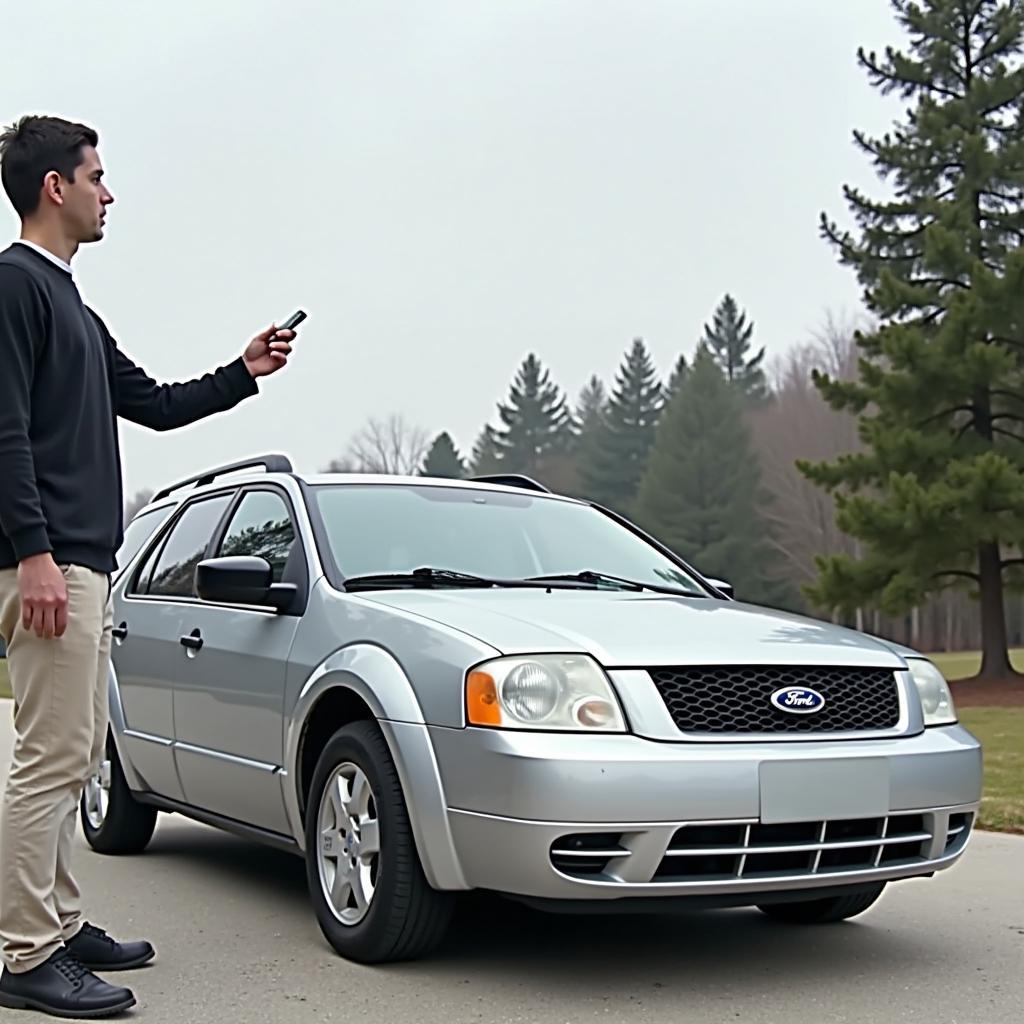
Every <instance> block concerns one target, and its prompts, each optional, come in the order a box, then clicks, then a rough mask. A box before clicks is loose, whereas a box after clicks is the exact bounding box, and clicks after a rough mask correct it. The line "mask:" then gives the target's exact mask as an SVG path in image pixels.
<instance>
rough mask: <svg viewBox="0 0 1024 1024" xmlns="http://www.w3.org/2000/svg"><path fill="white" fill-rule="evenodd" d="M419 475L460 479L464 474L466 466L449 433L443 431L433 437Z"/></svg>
mask: <svg viewBox="0 0 1024 1024" xmlns="http://www.w3.org/2000/svg"><path fill="white" fill-rule="evenodd" d="M420 475H421V476H439V477H449V478H451V479H455V480H461V479H462V477H464V476H465V475H466V466H465V463H463V461H462V456H461V455H459V452H458V449H457V448H456V447H455V442H454V441H452V439H451V435H450V434H449V433H448V432H447V431H444V432H443V433H440V434H438V435H437V437H435V438H434V443H433V444H432V445H431V446H430V450H429V451H428V452H427V457H426V459H425V460H424V462H423V469H422V470H421V471H420Z"/></svg>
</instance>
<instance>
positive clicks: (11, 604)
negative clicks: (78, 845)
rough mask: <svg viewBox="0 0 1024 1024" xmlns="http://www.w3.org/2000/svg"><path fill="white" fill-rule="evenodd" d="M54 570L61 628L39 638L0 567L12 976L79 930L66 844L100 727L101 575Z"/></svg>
mask: <svg viewBox="0 0 1024 1024" xmlns="http://www.w3.org/2000/svg"><path fill="white" fill-rule="evenodd" d="M61 571H62V572H63V573H64V577H65V580H66V582H67V588H68V626H67V630H66V631H65V633H64V635H63V636H62V637H60V638H54V639H50V640H45V639H41V638H39V637H37V636H36V634H35V633H34V632H33V631H31V630H26V629H25V628H24V627H23V626H22V624H21V600H20V598H19V595H18V576H17V570H16V569H3V570H0V636H3V638H4V642H5V643H6V644H7V662H8V668H9V670H10V676H11V688H12V690H13V691H14V731H15V742H14V755H13V757H12V759H11V767H10V772H9V774H8V776H7V784H6V786H5V787H4V792H3V800H2V804H0V940H2V947H0V955H2V958H3V961H4V965H5V966H6V967H7V969H8V970H9V971H12V972H14V973H20V972H22V971H27V970H31V969H32V968H33V967H38V966H39V964H41V963H42V962H43V961H44V960H46V959H47V958H48V957H49V956H50V955H51V954H52V953H54V952H55V951H56V950H57V949H59V948H60V946H61V945H62V944H63V943H64V942H66V941H67V940H68V939H71V938H72V937H74V935H75V934H77V932H78V931H79V929H80V928H81V926H82V912H81V898H80V893H79V889H78V885H77V884H76V882H75V880H74V878H73V877H72V875H71V847H72V840H73V838H74V834H75V825H76V823H77V810H78V801H79V798H80V796H81V793H82V789H83V787H84V784H85V782H86V780H87V779H88V778H89V777H90V775H92V774H93V773H94V772H96V771H98V770H99V765H100V762H101V760H102V758H103V753H104V747H105V740H106V732H107V669H108V665H109V662H110V630H111V625H112V620H111V615H112V612H111V608H110V583H109V577H107V576H106V575H104V574H102V573H97V572H93V571H92V570H91V569H85V568H82V567H81V566H77V565H71V566H62V567H61Z"/></svg>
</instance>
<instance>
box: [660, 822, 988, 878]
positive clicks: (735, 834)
mask: <svg viewBox="0 0 1024 1024" xmlns="http://www.w3.org/2000/svg"><path fill="white" fill-rule="evenodd" d="M963 817H964V818H965V821H964V822H962V823H959V822H958V824H957V826H954V824H953V818H951V819H950V830H949V831H950V833H952V830H953V829H954V827H955V828H956V829H957V831H956V835H955V836H952V837H951V839H950V845H952V844H953V843H955V842H956V841H957V840H962V841H963V842H966V839H967V837H966V835H965V834H963V833H964V832H965V831H966V829H967V828H968V822H969V818H970V815H964V816H963ZM932 821H933V817H932V816H925V815H923V814H894V815H890V816H889V817H885V818H859V819H856V820H848V821H800V822H793V823H792V824H790V823H786V824H782V825H760V824H750V825H684V826H683V827H682V828H680V829H677V830H676V832H675V834H674V835H673V837H672V840H671V842H670V843H669V846H668V850H667V851H666V852H665V856H664V857H663V858H662V861H661V863H660V865H659V866H658V870H657V872H656V873H655V876H654V878H655V880H656V881H659V882H695V881H720V880H725V879H735V878H770V877H776V876H780V875H785V876H793V875H796V876H800V875H827V874H831V873H835V872H842V871H870V870H872V869H874V868H878V867H891V866H893V865H904V864H915V863H923V862H924V861H926V860H927V859H928V853H929V850H930V847H931V845H932V841H933V835H932V824H931V822H932ZM948 849H949V846H947V852H948Z"/></svg>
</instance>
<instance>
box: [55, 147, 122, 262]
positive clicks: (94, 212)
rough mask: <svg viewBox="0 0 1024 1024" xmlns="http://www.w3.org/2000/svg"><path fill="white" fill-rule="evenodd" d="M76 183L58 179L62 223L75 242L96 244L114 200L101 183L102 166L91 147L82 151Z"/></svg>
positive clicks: (100, 236) (101, 235)
mask: <svg viewBox="0 0 1024 1024" xmlns="http://www.w3.org/2000/svg"><path fill="white" fill-rule="evenodd" d="M74 177H75V180H74V181H67V180H65V179H64V178H61V179H60V190H61V198H62V199H63V201H64V202H63V204H62V205H61V220H62V221H63V223H64V225H65V227H66V228H67V229H68V234H69V235H70V236H71V237H72V238H74V240H75V241H76V242H98V241H99V240H100V239H101V238H102V237H103V222H104V218H105V217H106V210H107V207H108V206H109V205H110V204H111V203H112V202H113V201H114V197H113V196H112V195H111V194H110V192H109V191H107V187H106V186H105V185H104V184H103V166H102V165H101V164H100V158H99V156H98V154H97V153H96V150H95V149H94V148H93V147H92V146H85V147H84V148H83V149H82V162H81V163H80V164H79V165H78V166H77V167H76V168H75V175H74Z"/></svg>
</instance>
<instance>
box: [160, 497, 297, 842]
mask: <svg viewBox="0 0 1024 1024" xmlns="http://www.w3.org/2000/svg"><path fill="white" fill-rule="evenodd" d="M212 554H213V555H215V556H216V555H256V556H259V557H262V558H265V559H267V561H268V562H270V564H271V567H272V568H273V571H274V581H275V582H281V581H284V582H294V583H296V584H297V585H298V587H299V598H298V605H299V607H300V608H301V606H304V603H305V598H306V596H307V594H308V576H307V569H306V560H305V553H304V551H303V548H302V544H301V540H299V539H298V538H297V535H296V529H295V517H294V515H293V511H292V508H291V504H290V500H289V498H288V497H287V495H286V493H285V492H284V491H283V490H280V489H278V488H275V487H273V486H271V485H265V486H256V487H252V488H247V489H245V490H243V491H241V492H240V494H239V496H238V499H237V501H236V502H235V504H234V505H233V507H232V509H231V510H230V513H229V514H228V516H227V517H226V520H225V525H224V527H223V529H222V530H221V531H220V536H219V537H218V538H217V539H216V540H215V543H214V546H213V548H212ZM299 621H300V612H299V611H297V610H296V609H289V610H288V611H286V612H284V613H280V614H279V613H276V612H275V611H273V610H272V609H264V608H255V607H251V606H232V605H220V604H212V603H210V602H205V601H196V602H195V603H193V604H191V605H190V606H189V607H188V608H187V609H186V614H185V616H184V619H183V620H182V624H181V638H182V641H183V642H185V643H189V644H190V645H191V646H189V647H182V648H179V651H180V657H181V664H180V667H179V669H178V671H177V672H176V674H175V687H174V719H175V760H176V763H177V767H178V775H179V777H180V779H181V784H182V787H183V789H184V791H185V799H186V801H187V802H188V803H189V804H191V805H193V806H194V807H199V808H202V809H204V810H207V811H213V812H214V813H216V814H220V815H223V816H225V817H228V818H233V819H235V820H237V821H242V822H245V823H246V824H250V825H256V826H258V827H260V828H264V829H269V830H271V831H274V832H279V833H282V834H288V832H289V825H288V820H287V817H286V813H285V807H284V798H283V793H282V785H281V783H282V777H281V772H282V765H283V760H284V758H283V708H284V684H285V675H286V669H287V659H288V654H289V652H290V650H291V646H292V641H293V640H294V638H295V633H296V630H297V628H298V624H299Z"/></svg>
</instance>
